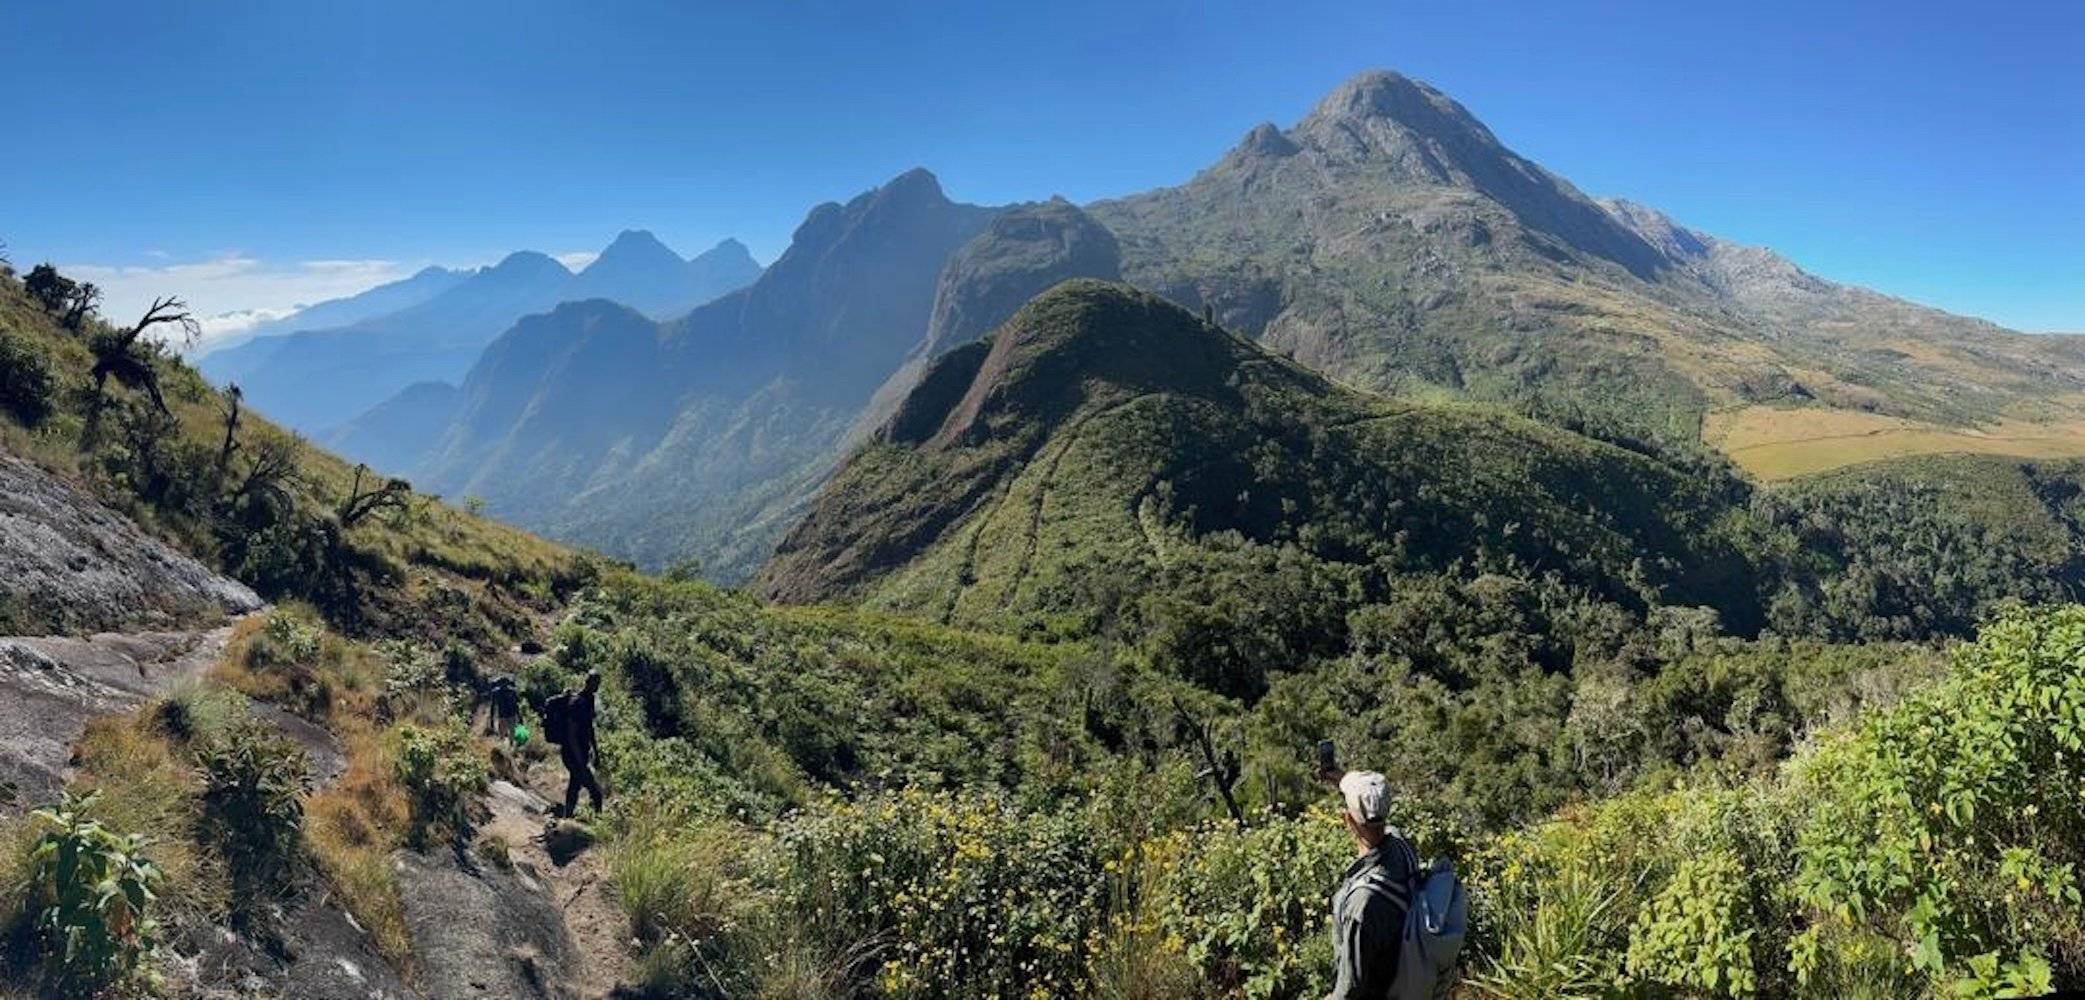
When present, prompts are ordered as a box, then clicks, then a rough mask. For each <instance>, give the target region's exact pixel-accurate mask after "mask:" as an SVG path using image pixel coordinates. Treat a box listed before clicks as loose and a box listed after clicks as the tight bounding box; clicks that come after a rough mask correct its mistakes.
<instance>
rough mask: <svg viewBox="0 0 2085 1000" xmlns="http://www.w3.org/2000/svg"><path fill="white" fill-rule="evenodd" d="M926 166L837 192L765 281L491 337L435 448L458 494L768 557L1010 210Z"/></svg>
mask: <svg viewBox="0 0 2085 1000" xmlns="http://www.w3.org/2000/svg"><path fill="white" fill-rule="evenodd" d="M993 214H994V212H993V210H991V209H985V208H978V207H976V206H971V205H960V204H957V203H955V202H951V201H949V200H948V199H947V198H946V197H945V196H944V195H943V194H942V192H941V188H940V185H939V184H938V183H936V181H935V180H934V178H933V176H932V175H930V174H928V173H926V172H925V171H919V170H915V171H912V172H909V173H906V174H903V175H901V176H899V177H897V178H895V179H893V180H892V181H891V182H890V183H888V184H886V185H884V186H883V187H881V188H878V189H876V190H874V191H871V192H868V193H865V194H863V195H861V196H859V197H857V198H855V199H854V200H852V201H850V202H848V203H847V204H845V205H839V204H827V205H821V206H819V207H817V208H815V209H813V210H812V211H811V213H810V214H809V216H808V217H807V218H806V219H805V221H804V223H803V225H802V226H800V227H799V228H798V230H797V233H796V236H795V238H794V240H793V241H792V242H791V244H790V247H789V249H788V251H787V252H785V253H784V254H783V255H782V257H781V258H780V259H778V260H777V261H776V262H775V263H774V265H773V266H772V267H770V268H769V269H768V270H767V271H766V272H765V273H764V274H762V275H761V277H760V278H759V280H757V281H755V282H754V283H753V284H752V285H751V286H750V287H748V288H746V289H744V290H742V291H739V292H737V293H734V294H732V295H728V296H725V297H724V298H722V299H719V300H717V301H715V302H712V303H709V304H707V305H705V306H702V307H700V308H697V309H695V310H694V311H693V312H691V313H689V314H688V315H686V316H684V317H682V318H680V319H678V320H675V321H672V322H669V323H663V324H658V323H652V322H649V321H647V320H645V319H644V317H642V316H639V315H638V314H636V313H634V312H631V311H629V310H627V309H621V308H618V307H615V306H613V305H611V304H609V303H605V302H598V301H596V302H582V303H574V304H568V305H565V306H562V307H560V308H559V309H557V310H556V311H554V312H552V313H550V314H548V315H545V316H536V317H531V318H529V319H527V320H525V321H523V322H522V323H521V324H519V325H517V326H516V327H515V328H514V329H513V330H512V331H510V332H509V333H507V334H506V335H505V336H502V337H501V338H499V340H498V341H496V342H494V343H493V344H492V345H490V346H489V347H488V348H487V349H486V351H485V353H484V356H483V357H482V358H481V359H480V361H479V363H478V364H477V365H476V366H475V367H473V369H472V370H471V373H470V375H469V376H468V377H467V378H466V379H465V380H464V384H463V389H462V396H463V398H462V401H461V404H460V406H459V408H458V410H457V412H456V415H455V417H454V419H453V420H452V421H451V422H450V423H449V424H448V425H447V427H446V429H437V430H434V431H432V432H431V433H429V434H428V435H427V437H428V438H429V439H438V441H439V444H438V446H437V448H436V449H435V450H434V451H433V453H432V454H430V455H428V456H427V457H426V458H425V459H424V460H423V461H421V462H420V463H418V464H417V467H416V468H415V469H413V470H412V472H413V474H414V475H415V476H416V477H417V478H418V480H419V481H422V482H425V483H426V484H428V485H429V486H430V487H432V488H435V489H439V490H442V491H444V492H447V493H449V494H450V495H463V494H471V495H476V496H480V497H483V498H484V499H485V500H486V501H487V503H488V505H489V508H490V509H491V510H492V511H494V512H496V513H499V514H501V515H502V516H506V517H510V518H513V519H515V520H517V521H519V522H520V523H523V524H527V525H532V526H535V527H538V528H541V529H544V530H547V531H551V532H553V533H557V534H559V535H561V536H563V537H568V538H574V539H579V540H583V541H586V542H587V543H589V544H594V545H598V546H600V547H602V548H605V549H607V550H609V551H612V552H618V553H625V554H632V555H636V556H638V557H639V558H641V559H644V560H646V561H663V560H664V559H665V558H669V557H671V556H673V555H677V554H679V553H681V552H685V551H687V550H688V544H689V540H690V539H701V540H705V541H706V542H707V544H706V545H705V546H704V547H703V549H702V551H703V553H704V555H705V556H707V557H708V559H709V560H710V561H711V563H712V564H713V565H720V564H721V565H737V566H740V567H744V568H742V569H740V570H739V571H740V572H744V571H745V569H746V568H750V566H751V565H753V564H757V562H758V561H759V560H760V559H762V558H764V557H765V555H766V552H767V547H768V545H769V544H770V543H771V540H772V538H773V537H774V534H775V533H776V532H778V531H779V530H780V528H781V527H782V525H780V524H775V523H772V522H773V520H774V519H776V518H778V517H780V516H782V515H779V514H775V513H772V511H773V510H775V509H777V507H780V508H786V507H787V505H788V504H789V503H790V502H791V499H792V498H794V497H798V496H803V495H808V491H809V489H810V487H811V486H814V485H815V483H816V482H817V481H818V479H819V478H821V477H822V476H823V474H824V473H825V471H826V470H827V469H829V468H830V466H831V464H832V462H833V461H834V460H836V458H837V453H836V450H837V448H838V445H839V441H840V440H841V436H842V435H843V434H844V432H845V431H846V429H847V427H848V425H849V423H850V422H851V421H852V420H853V419H854V417H855V415H856V413H857V412H859V411H860V409H861V408H862V406H863V404H864V403H865V402H866V401H867V399H868V397H869V394H870V393H871V392H872V391H873V390H874V389H875V388H876V386H877V385H878V384H880V383H881V382H882V381H883V380H884V379H885V378H887V377H888V376H889V374H890V373H891V372H892V371H893V370H894V369H895V368H896V367H897V366H898V364H899V362H900V361H902V360H903V359H904V357H905V355H906V353H907V352H908V351H911V350H912V349H914V348H915V347H916V346H917V345H918V343H919V341H920V337H921V334H922V331H924V330H925V329H926V325H927V319H928V316H929V313H930V310H931V309H932V307H933V304H934V295H935V287H936V279H937V276H938V275H939V273H940V271H941V267H942V264H943V262H944V261H945V260H946V259H947V258H948V257H949V255H950V254H951V253H953V252H954V251H955V250H956V249H957V248H958V247H961V246H962V245H964V243H965V242H967V241H968V240H970V239H971V238H972V237H973V236H975V235H977V234H978V232H979V231H980V230H982V229H983V228H984V227H985V226H986V224H987V223H988V222H989V221H990V220H991V218H992V216H993Z"/></svg>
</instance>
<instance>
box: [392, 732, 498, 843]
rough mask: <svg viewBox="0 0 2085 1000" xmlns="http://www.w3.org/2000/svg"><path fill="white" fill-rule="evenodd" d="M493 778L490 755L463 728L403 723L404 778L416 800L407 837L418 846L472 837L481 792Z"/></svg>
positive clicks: (408, 793)
mask: <svg viewBox="0 0 2085 1000" xmlns="http://www.w3.org/2000/svg"><path fill="white" fill-rule="evenodd" d="M489 780H490V772H489V770H488V768H487V766H486V763H485V758H484V756H482V755H481V754H479V753H478V750H477V747H476V746H474V745H473V744H472V743H471V738H470V734H469V733H467V732H465V731H463V730H462V729H461V728H459V727H456V726H454V725H445V726H441V727H439V728H432V729H429V728H422V727H420V726H410V725H409V726H401V727H399V730H398V781H399V783H400V784H402V785H404V786H405V790H406V797H407V799H408V801H409V802H410V803H411V808H412V822H411V824H410V829H409V831H408V834H407V840H408V842H410V843H411V844H412V845H413V846H414V847H420V848H424V847H426V846H428V845H430V844H434V843H438V842H442V841H445V840H448V841H461V840H463V839H465V838H467V837H468V836H470V831H471V826H472V821H473V816H472V812H473V809H474V808H475V807H476V805H477V796H478V794H479V793H480V792H483V791H484V790H485V786H486V783H487V782H488V781H489Z"/></svg>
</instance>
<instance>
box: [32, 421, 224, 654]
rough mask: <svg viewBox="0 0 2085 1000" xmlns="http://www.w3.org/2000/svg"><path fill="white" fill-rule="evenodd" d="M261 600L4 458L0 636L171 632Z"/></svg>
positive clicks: (77, 493) (44, 475)
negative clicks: (134, 630) (144, 630)
mask: <svg viewBox="0 0 2085 1000" xmlns="http://www.w3.org/2000/svg"><path fill="white" fill-rule="evenodd" d="M260 606H261V600H260V598H259V597H257V596H255V595H254V592H253V591H252V590H250V589H248V588H247V587H246V586H245V585H244V584H241V583H238V582H236V581H233V580H229V579H226V578H225V577H223V576H221V575H219V574H217V573H215V572H212V571H211V570H210V569H209V567H206V566H204V565H203V564H202V563H200V562H197V561H196V560H195V559H194V558H192V557H190V556H188V555H185V554H183V553H181V552H179V551H176V550H175V549H174V548H173V547H171V546H169V545H167V544H166V543H165V542H162V541H160V540H159V539H157V538H153V537H152V536H150V535H148V534H146V533H145V532H144V531H143V530H142V529H141V528H139V527H138V525H137V524H136V523H135V522H133V521H131V520H130V519H129V518H127V517H124V516H123V515H122V514H119V513H117V512H115V511H113V510H110V509H108V508H107V507H104V506H102V504H101V503H100V502H99V501H97V500H95V499H94V498H93V497H91V496H88V495H87V494H86V493H85V492H84V491H82V490H80V489H78V488H76V487H74V486H72V485H70V484H68V483H65V482H64V481H62V480H60V479H58V478H57V477H55V476H53V475H51V474H50V473H48V472H45V471H43V470H42V469H39V468H37V467H36V466H34V465H31V464H29V463H28V462H24V461H22V460H20V459H16V458H12V457H8V456H4V455H0V632H15V633H56V632H66V633H85V632H99V631H111V630H116V629H129V628H170V627H178V626H182V625H191V624H199V623H210V622H214V621H217V620H221V619H222V618H223V617H224V616H226V615H228V614H243V613H245V612H248V611H252V610H254V609H255V608H258V607H260Z"/></svg>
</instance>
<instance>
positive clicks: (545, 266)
mask: <svg viewBox="0 0 2085 1000" xmlns="http://www.w3.org/2000/svg"><path fill="white" fill-rule="evenodd" d="M552 270H555V271H560V272H563V273H565V274H571V273H572V272H571V271H569V270H566V268H565V265H563V264H560V263H558V262H557V259H556V258H554V257H551V256H550V255H549V254H545V253H538V252H537V251H534V250H516V251H514V252H513V253H510V254H508V255H507V256H505V257H503V258H501V259H500V262H499V263H497V264H494V265H492V267H491V269H490V271H489V273H493V274H513V275H521V274H530V273H534V272H539V271H541V272H548V271H552Z"/></svg>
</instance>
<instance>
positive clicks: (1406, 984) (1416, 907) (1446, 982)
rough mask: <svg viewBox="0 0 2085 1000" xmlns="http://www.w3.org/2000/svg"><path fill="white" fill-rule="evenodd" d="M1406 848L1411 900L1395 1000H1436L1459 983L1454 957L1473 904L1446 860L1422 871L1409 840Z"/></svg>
mask: <svg viewBox="0 0 2085 1000" xmlns="http://www.w3.org/2000/svg"><path fill="white" fill-rule="evenodd" d="M1398 840H1399V842H1400V843H1403V844H1404V849H1405V856H1406V858H1407V859H1408V860H1409V861H1410V862H1411V870H1412V872H1413V873H1414V874H1413V877H1412V891H1411V902H1410V903H1409V904H1408V905H1407V906H1406V907H1405V914H1404V945H1403V946H1402V949H1401V950H1400V951H1399V952H1398V955H1397V978H1396V979H1395V980H1393V981H1392V982H1391V983H1390V996H1391V997H1393V998H1395V1000H1436V998H1444V997H1446V996H1447V995H1448V991H1449V989H1450V988H1452V987H1453V986H1454V985H1455V976H1456V968H1455V959H1456V956H1458V955H1460V954H1461V953H1462V938H1463V934H1464V932H1466V931H1467V930H1468V929H1469V914H1470V903H1469V899H1468V898H1467V897H1465V896H1464V895H1463V891H1462V881H1461V880H1460V879H1457V878H1456V877H1455V867H1454V866H1453V865H1450V864H1449V863H1448V859H1447V858H1435V859H1434V860H1433V864H1432V865H1431V866H1428V867H1425V868H1421V867H1420V865H1419V856H1418V855H1417V854H1415V853H1413V852H1412V845H1411V842H1410V841H1406V840H1404V838H1402V837H1400V838H1398Z"/></svg>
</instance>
